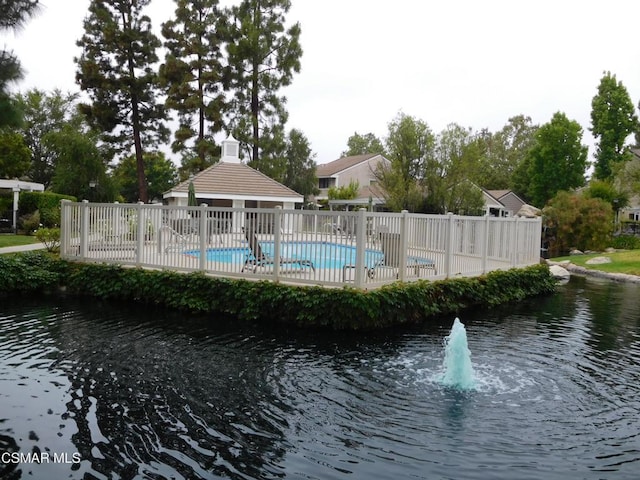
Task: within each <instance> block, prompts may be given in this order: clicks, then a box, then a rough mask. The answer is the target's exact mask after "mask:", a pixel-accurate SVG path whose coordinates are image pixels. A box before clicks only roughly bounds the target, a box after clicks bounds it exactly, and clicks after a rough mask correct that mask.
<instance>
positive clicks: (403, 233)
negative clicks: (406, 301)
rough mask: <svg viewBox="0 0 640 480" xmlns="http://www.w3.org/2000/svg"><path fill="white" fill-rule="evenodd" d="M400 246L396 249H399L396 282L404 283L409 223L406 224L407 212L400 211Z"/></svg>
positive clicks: (405, 278)
mask: <svg viewBox="0 0 640 480" xmlns="http://www.w3.org/2000/svg"><path fill="white" fill-rule="evenodd" d="M400 213H401V214H402V216H401V217H400V245H398V247H397V248H399V249H400V258H399V259H398V260H399V262H400V265H398V267H399V270H398V280H400V281H401V282H404V281H406V280H407V250H408V249H409V222H408V219H407V217H408V215H409V211H408V210H402V211H401V212H400Z"/></svg>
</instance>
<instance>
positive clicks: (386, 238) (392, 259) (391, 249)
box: [368, 231, 438, 278]
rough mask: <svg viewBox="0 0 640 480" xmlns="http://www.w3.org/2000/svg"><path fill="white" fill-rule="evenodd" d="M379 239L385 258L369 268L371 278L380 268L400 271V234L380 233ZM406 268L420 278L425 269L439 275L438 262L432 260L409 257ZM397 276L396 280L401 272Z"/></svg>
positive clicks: (397, 272)
mask: <svg viewBox="0 0 640 480" xmlns="http://www.w3.org/2000/svg"><path fill="white" fill-rule="evenodd" d="M378 237H379V239H380V246H381V248H382V254H383V257H382V259H381V260H380V261H379V262H378V263H376V264H375V265H374V266H373V267H371V268H369V270H368V274H369V278H374V277H375V276H376V272H377V270H378V269H379V268H385V267H386V268H392V269H396V270H399V269H400V234H399V233H390V232H388V231H379V233H378ZM406 266H407V269H411V270H412V271H413V272H414V274H415V276H416V277H419V276H420V272H421V271H422V270H424V269H430V270H433V271H434V274H435V275H437V274H438V270H437V268H436V262H434V261H433V260H431V259H430V258H426V257H419V256H415V255H408V256H407V265H406ZM395 276H396V278H398V277H399V276H400V275H399V271H396V274H395Z"/></svg>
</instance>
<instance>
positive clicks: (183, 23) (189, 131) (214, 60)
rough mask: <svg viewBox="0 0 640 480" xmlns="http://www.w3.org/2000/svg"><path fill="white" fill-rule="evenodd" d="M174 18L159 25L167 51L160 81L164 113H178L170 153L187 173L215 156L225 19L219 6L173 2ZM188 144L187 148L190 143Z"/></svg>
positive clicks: (223, 105)
mask: <svg viewBox="0 0 640 480" xmlns="http://www.w3.org/2000/svg"><path fill="white" fill-rule="evenodd" d="M176 3H177V6H176V10H175V17H174V18H173V19H172V20H170V21H168V22H165V23H164V24H163V25H162V35H163V36H164V37H165V39H166V41H165V42H164V46H165V47H166V48H167V55H166V57H165V63H164V64H163V65H161V67H160V78H161V81H162V84H163V86H164V87H165V88H166V91H167V101H166V104H165V105H166V107H167V108H169V109H172V110H175V111H176V112H177V113H178V120H179V127H178V129H177V130H176V131H175V133H174V141H173V143H172V149H173V151H174V152H184V153H185V154H186V156H185V158H186V159H189V161H190V169H191V170H193V169H194V168H195V170H196V171H201V170H204V169H205V168H206V167H208V166H210V165H211V164H212V163H213V158H212V157H214V156H215V155H216V154H217V153H218V148H217V147H216V144H215V141H214V139H213V135H214V134H215V133H217V132H220V131H221V130H222V128H223V125H224V114H225V112H226V109H227V102H226V101H225V95H224V88H223V85H224V72H225V70H224V68H223V62H222V57H223V55H222V48H223V46H224V42H225V34H224V32H225V14H224V12H223V11H222V10H220V9H218V0H177V2H176ZM190 142H191V143H190Z"/></svg>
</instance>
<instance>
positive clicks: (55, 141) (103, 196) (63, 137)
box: [48, 126, 116, 202]
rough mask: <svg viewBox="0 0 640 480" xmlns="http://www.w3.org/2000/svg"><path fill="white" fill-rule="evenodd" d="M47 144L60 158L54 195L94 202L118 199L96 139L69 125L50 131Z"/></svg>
mask: <svg viewBox="0 0 640 480" xmlns="http://www.w3.org/2000/svg"><path fill="white" fill-rule="evenodd" d="M48 142H49V143H50V145H51V148H52V149H53V150H54V151H55V152H56V157H57V158H56V159H55V165H56V167H55V171H54V174H53V177H52V179H51V190H52V191H53V192H56V193H61V194H65V195H73V196H74V197H76V198H78V199H86V200H89V201H92V202H102V201H104V202H107V201H113V200H115V198H116V197H115V195H116V191H115V188H114V184H113V181H112V180H111V178H110V177H109V176H108V175H107V172H106V166H105V162H104V158H103V155H102V153H101V152H100V149H99V148H98V146H97V141H96V138H94V137H92V136H91V135H89V134H85V133H82V132H79V131H77V130H75V129H74V128H73V127H71V126H66V127H64V128H63V129H62V130H58V131H55V132H50V133H49V134H48Z"/></svg>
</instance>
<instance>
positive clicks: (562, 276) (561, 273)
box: [549, 265, 571, 280]
mask: <svg viewBox="0 0 640 480" xmlns="http://www.w3.org/2000/svg"><path fill="white" fill-rule="evenodd" d="M549 272H550V273H551V276H552V277H553V278H555V279H558V280H568V279H569V277H571V274H570V273H569V270H567V269H566V268H563V267H561V266H560V265H551V266H550V267H549Z"/></svg>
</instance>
